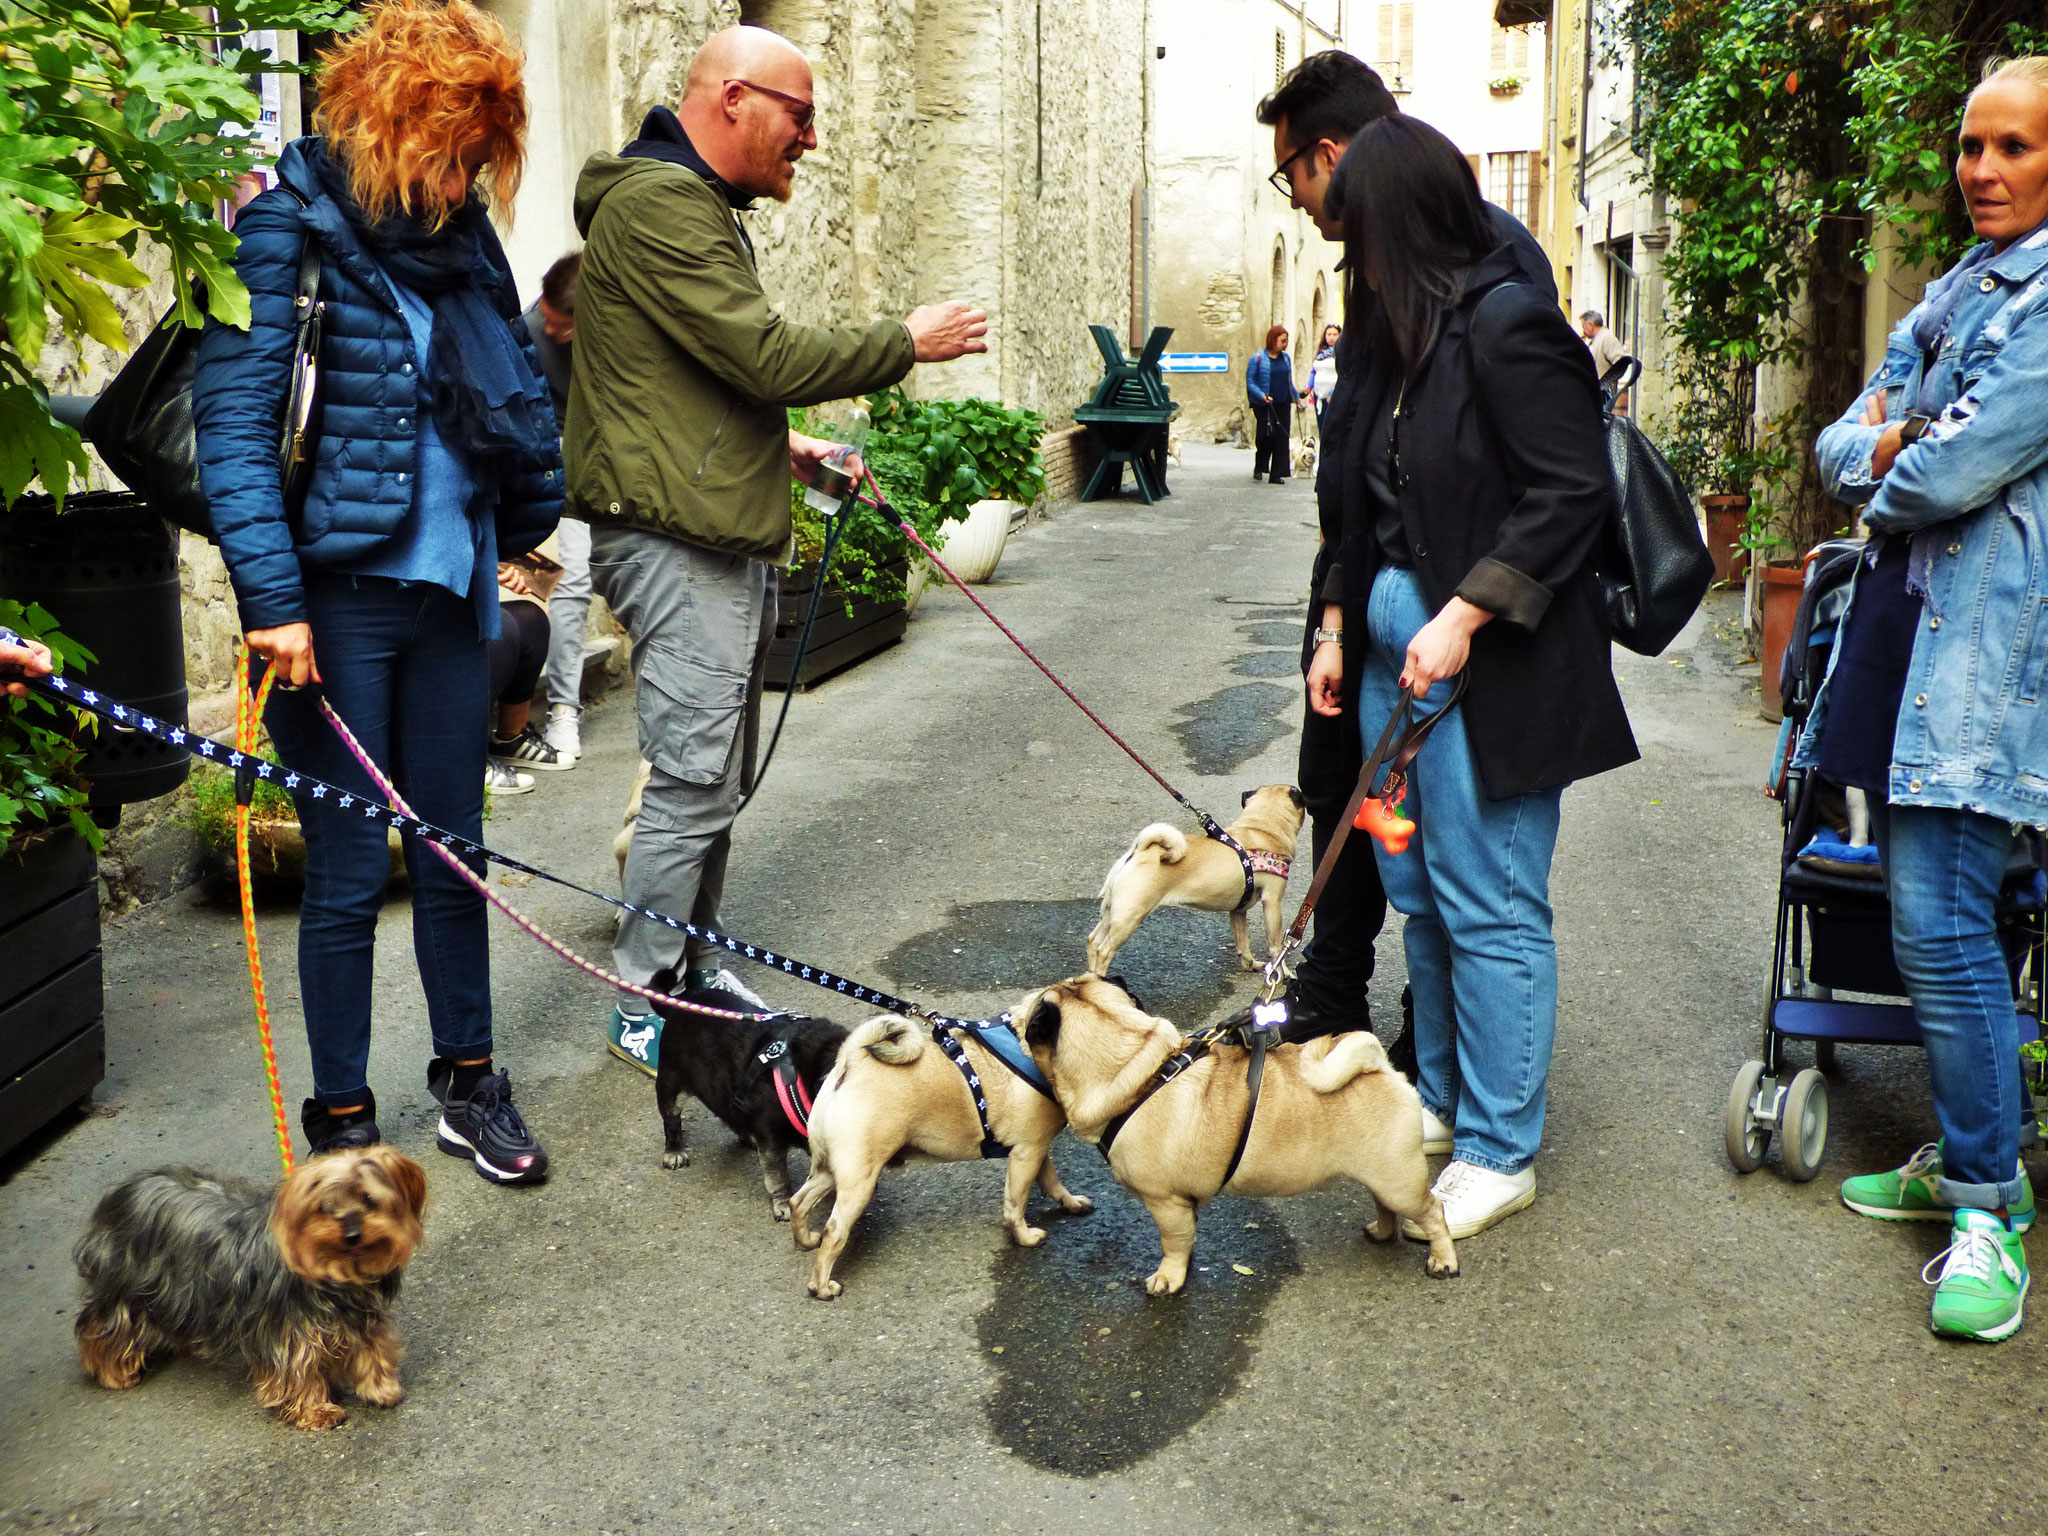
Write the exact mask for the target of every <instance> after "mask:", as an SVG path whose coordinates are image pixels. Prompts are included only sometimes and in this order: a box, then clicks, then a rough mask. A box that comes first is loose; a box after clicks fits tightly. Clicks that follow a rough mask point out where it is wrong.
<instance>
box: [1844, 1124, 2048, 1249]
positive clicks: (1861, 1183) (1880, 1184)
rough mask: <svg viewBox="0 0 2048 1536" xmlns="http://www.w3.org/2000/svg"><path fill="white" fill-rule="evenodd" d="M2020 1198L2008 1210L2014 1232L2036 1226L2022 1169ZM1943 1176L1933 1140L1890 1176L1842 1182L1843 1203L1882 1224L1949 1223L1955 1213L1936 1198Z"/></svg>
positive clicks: (2031, 1195) (2031, 1196)
mask: <svg viewBox="0 0 2048 1536" xmlns="http://www.w3.org/2000/svg"><path fill="white" fill-rule="evenodd" d="M2019 1173H2020V1197H2019V1199H2017V1200H2015V1201H2013V1202H2012V1204H2011V1205H2010V1206H2008V1207H2007V1208H2006V1209H2007V1211H2008V1213H2009V1214H2010V1215H2011V1217H2012V1229H2013V1231H2015V1232H2024V1231H2026V1230H2027V1228H2029V1227H2031V1226H2032V1225H2033V1224H2034V1184H2033V1181H2032V1180H2031V1179H2029V1178H2028V1177H2027V1170H2026V1167H2025V1165H2024V1164H2023V1165H2022V1166H2021V1168H2020V1171H2019ZM1940 1177H1941V1143H1940V1142H1938V1141H1930V1142H1929V1143H1928V1144H1927V1145H1926V1146H1924V1147H1922V1148H1921V1149H1920V1150H1919V1151H1918V1152H1915V1153H1914V1154H1913V1155H1912V1156H1911V1157H1910V1158H1908V1159H1907V1160H1906V1165H1905V1166H1904V1167H1903V1168H1894V1169H1892V1171H1891V1172H1889V1173H1862V1174H1858V1175H1857V1176H1856V1177H1855V1178H1853V1179H1844V1180H1842V1204H1844V1205H1846V1206H1847V1207H1849V1209H1850V1210H1852V1211H1855V1212H1857V1213H1858V1214H1859V1215H1863V1216H1875V1217H1876V1218H1877V1219H1878V1220H1879V1221H1948V1220H1951V1219H1952V1218H1953V1217H1954V1216H1955V1212H1954V1211H1953V1210H1952V1209H1950V1208H1949V1207H1948V1206H1945V1205H1942V1204H1940V1203H1939V1202H1938V1201H1937V1200H1936V1199H1935V1194H1934V1183H1935V1180H1937V1179H1939V1178H1940Z"/></svg>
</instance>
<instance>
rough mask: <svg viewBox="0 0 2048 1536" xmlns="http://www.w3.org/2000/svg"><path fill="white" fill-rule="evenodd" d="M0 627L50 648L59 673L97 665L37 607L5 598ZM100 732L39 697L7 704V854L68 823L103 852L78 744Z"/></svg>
mask: <svg viewBox="0 0 2048 1536" xmlns="http://www.w3.org/2000/svg"><path fill="white" fill-rule="evenodd" d="M0 628H6V629H11V630H13V631H14V632H15V633H16V634H18V635H23V636H25V637H27V638H28V639H30V640H35V641H38V642H40V643H41V644H43V645H46V646H48V647H49V648H50V654H51V656H52V658H53V659H54V660H55V662H56V667H57V670H58V671H60V672H64V671H70V670H73V669H83V668H84V667H85V666H87V665H88V664H89V663H91V662H92V661H94V660H96V659H97V658H95V657H94V655H93V654H92V652H91V651H88V650H87V649H86V648H85V647H84V646H82V645H80V644H79V643H78V642H77V641H76V640H73V639H71V638H70V637H69V636H67V635H64V634H62V633H60V632H59V631H58V629H57V621H56V620H55V619H53V618H51V617H50V615H49V613H48V612H47V611H45V610H44V609H43V608H42V607H41V606H40V605H39V604H36V603H30V604H29V605H28V606H27V607H25V608H24V607H23V606H22V605H21V604H20V603H17V602H14V601H12V600H11V599H6V598H0ZM45 720H47V721H49V722H51V723H49V724H45V723H43V722H44V721H45ZM93 729H95V725H94V720H93V717H92V716H91V715H84V714H78V713H76V712H75V711H72V710H68V709H63V708H60V707H59V706H58V705H56V704H53V703H51V702H50V701H49V700H48V699H46V698H43V697H42V696H41V695H39V694H30V695H29V696H28V697H27V698H25V699H16V698H8V697H0V849H7V848H11V847H13V846H15V845H16V844H17V843H21V842H25V841H27V840H28V839H29V838H30V837H32V836H34V835H35V834H36V833H38V832H42V831H46V830H47V829H49V828H50V827H54V826H56V825H58V824H59V822H60V821H69V822H70V823H71V825H72V826H73V827H75V828H76V829H77V831H78V835H79V836H80V837H82V838H84V839H85V840H86V841H87V842H88V843H91V844H92V846H93V847H94V848H95V849H97V848H98V847H99V846H100V829H99V828H98V827H96V826H94V825H93V822H92V817H91V816H89V815H88V814H86V808H85V782H84V780H82V779H80V778H79V776H78V765H79V763H80V762H81V761H82V760H83V759H84V757H85V748H84V747H82V746H80V745H79V742H78V738H79V737H80V736H82V735H84V734H85V733H86V732H88V731H91V730H93Z"/></svg>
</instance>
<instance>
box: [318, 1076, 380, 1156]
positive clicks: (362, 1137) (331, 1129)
mask: <svg viewBox="0 0 2048 1536" xmlns="http://www.w3.org/2000/svg"><path fill="white" fill-rule="evenodd" d="M299 1125H300V1127H301V1128H302V1129H303V1130H304V1131H305V1133H306V1144H307V1150H308V1155H309V1156H312V1157H318V1156H319V1155H320V1154H321V1153H322V1152H346V1151H349V1150H351V1149H353V1148H356V1147H369V1146H375V1145H376V1144H377V1143H378V1142H380V1141H382V1140H383V1139H384V1136H383V1133H382V1132H381V1131H379V1130H378V1129H377V1096H376V1095H375V1094H374V1093H372V1092H370V1090H369V1089H367V1088H365V1089H364V1090H363V1107H362V1108H361V1109H358V1110H355V1111H353V1112H352V1113H350V1114H346V1115H337V1114H334V1113H332V1112H331V1111H330V1110H329V1109H328V1108H327V1106H326V1105H325V1104H322V1103H321V1102H320V1101H319V1100H318V1099H308V1100H306V1102H305V1104H304V1105H303V1106H302V1107H301V1108H300V1110H299Z"/></svg>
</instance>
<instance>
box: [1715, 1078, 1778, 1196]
mask: <svg viewBox="0 0 2048 1536" xmlns="http://www.w3.org/2000/svg"><path fill="white" fill-rule="evenodd" d="M1763 1075H1764V1064H1763V1063H1762V1062H1760V1061H1745V1062H1744V1063H1743V1064H1742V1070H1741V1071H1740V1072H1737V1073H1736V1074H1735V1086H1734V1087H1732V1088H1730V1089H1729V1090H1728V1124H1727V1127H1726V1130H1727V1137H1728V1161H1729V1162H1731V1163H1733V1164H1734V1165H1735V1171H1736V1172H1737V1173H1755V1172H1756V1171H1757V1169H1759V1168H1761V1167H1762V1166H1763V1161H1764V1153H1765V1151H1766V1150H1768V1149H1769V1147H1770V1145H1771V1132H1770V1127H1768V1126H1764V1125H1759V1124H1758V1123H1757V1119H1756V1108H1755V1106H1756V1085H1757V1084H1758V1083H1759V1082H1761V1081H1762V1080H1763Z"/></svg>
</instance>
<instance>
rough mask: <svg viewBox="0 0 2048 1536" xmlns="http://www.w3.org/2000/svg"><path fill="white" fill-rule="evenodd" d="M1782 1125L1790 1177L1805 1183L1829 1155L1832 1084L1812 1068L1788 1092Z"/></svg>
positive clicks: (1782, 1145) (1782, 1151)
mask: <svg viewBox="0 0 2048 1536" xmlns="http://www.w3.org/2000/svg"><path fill="white" fill-rule="evenodd" d="M1780 1124H1781V1126H1782V1128H1783V1130H1784V1132H1785V1134H1784V1136H1783V1137H1782V1138H1781V1139H1780V1141H1779V1143H1778V1147H1779V1152H1780V1155H1781V1156H1782V1157H1783V1158H1784V1159H1785V1173H1786V1176H1787V1177H1789V1178H1793V1179H1797V1180H1798V1181H1799V1182H1800V1183H1802V1184H1804V1183H1805V1182H1806V1181H1807V1180H1808V1179H1810V1178H1812V1177H1813V1176H1814V1175H1815V1174H1817V1173H1819V1172H1820V1164H1821V1159H1822V1158H1824V1157H1826V1156H1827V1155H1828V1082H1827V1079H1826V1078H1824V1077H1822V1076H1821V1075H1820V1073H1818V1072H1816V1071H1815V1070H1814V1069H1813V1068H1812V1067H1808V1068H1807V1069H1806V1070H1805V1071H1803V1072H1801V1073H1799V1074H1797V1075H1796V1076H1795V1077H1794V1078H1793V1079H1792V1086H1791V1087H1790V1088H1788V1089H1786V1091H1785V1108H1784V1112H1783V1114H1782V1116H1781V1120H1780Z"/></svg>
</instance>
